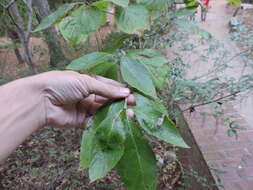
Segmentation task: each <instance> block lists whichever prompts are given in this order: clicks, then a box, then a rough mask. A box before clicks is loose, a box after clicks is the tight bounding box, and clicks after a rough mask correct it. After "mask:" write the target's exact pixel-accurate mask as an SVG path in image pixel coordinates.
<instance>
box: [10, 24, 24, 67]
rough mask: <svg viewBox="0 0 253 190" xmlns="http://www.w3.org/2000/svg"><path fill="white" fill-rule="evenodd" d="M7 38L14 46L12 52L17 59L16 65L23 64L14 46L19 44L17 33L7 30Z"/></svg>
mask: <svg viewBox="0 0 253 190" xmlns="http://www.w3.org/2000/svg"><path fill="white" fill-rule="evenodd" d="M7 36H8V37H9V38H10V39H11V41H12V43H13V44H14V52H15V55H16V57H17V60H18V63H19V64H23V63H24V60H23V58H22V55H21V53H20V52H19V49H18V47H17V45H16V44H17V43H19V44H20V40H19V38H18V33H17V32H16V31H14V30H11V29H7Z"/></svg>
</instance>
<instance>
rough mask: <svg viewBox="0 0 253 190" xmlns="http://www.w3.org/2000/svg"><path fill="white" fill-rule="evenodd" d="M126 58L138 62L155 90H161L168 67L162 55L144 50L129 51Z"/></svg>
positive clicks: (150, 50) (168, 70)
mask: <svg viewBox="0 0 253 190" xmlns="http://www.w3.org/2000/svg"><path fill="white" fill-rule="evenodd" d="M127 56H130V57H131V58H133V59H136V60H138V62H139V63H141V64H142V65H144V66H145V67H146V69H147V70H148V71H149V73H150V75H151V77H152V81H153V83H154V85H155V87H156V88H157V89H159V90H161V89H163V88H164V85H165V82H166V79H167V77H168V74H169V72H170V67H169V66H168V64H167V59H166V58H165V57H164V56H163V55H161V54H160V53H159V52H157V51H155V50H152V49H145V50H132V51H129V52H128V54H127Z"/></svg>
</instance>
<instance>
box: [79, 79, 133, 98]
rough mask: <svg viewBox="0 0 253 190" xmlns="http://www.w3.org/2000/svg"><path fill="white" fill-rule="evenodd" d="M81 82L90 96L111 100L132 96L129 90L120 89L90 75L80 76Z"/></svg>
mask: <svg viewBox="0 0 253 190" xmlns="http://www.w3.org/2000/svg"><path fill="white" fill-rule="evenodd" d="M80 76H81V81H82V83H83V85H84V86H85V87H87V90H88V92H89V94H96V95H100V96H103V97H105V98H110V99H119V98H126V97H128V96H129V94H130V90H129V89H128V88H123V87H118V86H114V85H111V84H107V83H104V82H101V81H99V80H97V79H94V78H93V77H90V76H88V75H80Z"/></svg>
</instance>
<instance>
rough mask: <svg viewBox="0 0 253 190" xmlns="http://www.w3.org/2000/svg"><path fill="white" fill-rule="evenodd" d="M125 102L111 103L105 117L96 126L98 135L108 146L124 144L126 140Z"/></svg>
mask: <svg viewBox="0 0 253 190" xmlns="http://www.w3.org/2000/svg"><path fill="white" fill-rule="evenodd" d="M124 102H125V101H120V102H115V103H113V104H111V105H110V107H109V110H108V112H107V115H106V117H105V119H104V120H103V121H102V122H101V123H100V124H99V126H98V127H97V128H96V136H98V138H99V140H100V141H101V142H103V144H104V145H105V146H106V147H108V148H114V147H115V146H118V145H122V144H123V143H124V141H125V129H124V124H123V119H124V117H125V115H124V114H125V113H124V112H123V110H124Z"/></svg>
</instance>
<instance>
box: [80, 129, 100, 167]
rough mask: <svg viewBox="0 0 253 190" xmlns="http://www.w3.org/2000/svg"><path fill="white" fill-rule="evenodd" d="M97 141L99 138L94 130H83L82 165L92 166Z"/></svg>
mask: <svg viewBox="0 0 253 190" xmlns="http://www.w3.org/2000/svg"><path fill="white" fill-rule="evenodd" d="M96 143H97V139H96V137H95V133H94V131H93V130H87V131H84V132H83V137H82V143H81V152H80V166H82V167H84V168H88V167H89V166H90V162H91V159H92V156H93V151H94V147H95V146H96V145H95V144H96Z"/></svg>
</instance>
